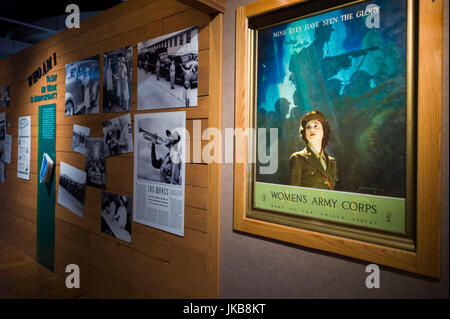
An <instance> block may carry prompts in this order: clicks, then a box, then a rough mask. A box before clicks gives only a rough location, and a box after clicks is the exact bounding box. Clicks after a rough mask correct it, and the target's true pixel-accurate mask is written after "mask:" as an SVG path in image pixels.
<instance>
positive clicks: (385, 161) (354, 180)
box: [256, 0, 407, 198]
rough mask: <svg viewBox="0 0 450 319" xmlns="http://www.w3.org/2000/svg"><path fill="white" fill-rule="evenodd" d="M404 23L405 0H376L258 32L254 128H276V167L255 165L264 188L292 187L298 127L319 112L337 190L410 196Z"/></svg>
mask: <svg viewBox="0 0 450 319" xmlns="http://www.w3.org/2000/svg"><path fill="white" fill-rule="evenodd" d="M406 19H407V10H406V1H393V0H379V1H368V2H360V3H357V4H353V5H350V6H347V7H342V8H340V9H338V10H333V11H329V12H326V13H323V14H319V15H314V16H310V17H307V18H303V19H300V20H297V21H293V22H289V23H285V24H281V25H277V26H274V27H269V28H267V29H263V30H260V31H258V48H257V50H258V61H257V127H258V128H264V127H266V128H270V127H276V128H278V129H279V130H278V135H279V136H278V159H279V162H278V171H277V172H276V173H275V174H270V175H262V174H259V169H258V164H257V170H256V171H257V175H256V180H257V181H258V182H265V183H275V184H283V185H288V184H289V171H290V168H289V157H290V155H291V154H293V153H294V152H297V151H300V150H302V149H303V148H304V147H305V144H304V142H303V141H302V140H301V138H300V137H299V121H300V119H301V118H302V117H303V116H304V115H305V114H306V113H307V112H309V111H311V110H313V109H316V110H319V111H321V112H322V113H323V114H324V115H325V117H326V119H327V120H328V122H329V124H330V126H331V129H332V131H331V138H330V142H329V144H328V146H327V148H326V151H327V152H328V154H330V155H331V156H333V157H334V158H335V159H336V163H337V167H338V178H339V179H338V182H337V184H336V187H335V190H336V191H345V192H355V193H364V194H372V195H383V196H389V197H397V198H405V192H406V190H405V189H406V188H405V185H406V181H405V179H406V161H405V160H406V34H407V24H406ZM258 147H260V146H258ZM267 148H268V147H267ZM267 153H268V152H267Z"/></svg>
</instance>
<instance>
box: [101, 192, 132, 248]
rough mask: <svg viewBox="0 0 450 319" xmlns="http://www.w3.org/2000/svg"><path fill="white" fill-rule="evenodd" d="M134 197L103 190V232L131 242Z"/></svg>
mask: <svg viewBox="0 0 450 319" xmlns="http://www.w3.org/2000/svg"><path fill="white" fill-rule="evenodd" d="M131 211H132V199H131V198H130V197H127V196H123V195H118V194H112V193H108V192H102V213H101V216H102V221H101V232H102V233H105V234H107V235H109V236H113V237H116V238H119V239H121V240H123V241H126V242H127V243H130V242H131Z"/></svg>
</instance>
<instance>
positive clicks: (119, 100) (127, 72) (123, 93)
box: [103, 46, 133, 113]
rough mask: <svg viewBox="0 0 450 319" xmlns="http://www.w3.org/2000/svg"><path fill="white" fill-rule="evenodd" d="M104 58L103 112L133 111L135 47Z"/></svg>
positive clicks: (115, 51) (108, 54)
mask: <svg viewBox="0 0 450 319" xmlns="http://www.w3.org/2000/svg"><path fill="white" fill-rule="evenodd" d="M103 58H104V60H103V112H105V113H107V112H128V111H131V70H132V60H133V47H131V46H128V47H125V48H121V49H118V50H114V51H111V52H108V53H105V55H104V56H103Z"/></svg>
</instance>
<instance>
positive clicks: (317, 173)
mask: <svg viewBox="0 0 450 319" xmlns="http://www.w3.org/2000/svg"><path fill="white" fill-rule="evenodd" d="M300 136H301V138H302V140H303V141H304V142H305V144H306V147H305V148H304V149H303V150H301V151H300V152H295V153H293V154H292V155H291V157H290V159H289V166H290V168H291V172H290V184H291V185H295V186H303V187H312V188H321V189H329V190H333V189H334V187H335V185H336V181H337V179H338V178H337V166H336V160H335V159H334V158H333V157H331V156H330V155H328V154H327V152H325V147H326V146H327V145H328V141H329V139H330V125H329V124H328V122H327V121H326V119H325V117H324V116H323V114H322V113H321V112H319V111H316V110H314V111H311V112H309V113H307V114H306V115H305V116H304V117H303V118H302V119H301V121H300Z"/></svg>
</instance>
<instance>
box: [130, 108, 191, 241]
mask: <svg viewBox="0 0 450 319" xmlns="http://www.w3.org/2000/svg"><path fill="white" fill-rule="evenodd" d="M186 136H187V134H186V112H167V113H147V114H136V115H135V116H134V139H135V140H134V141H135V142H134V145H135V151H134V196H133V200H134V204H133V206H134V214H133V220H134V221H135V222H138V223H141V224H144V225H147V226H151V227H155V228H158V229H161V230H163V231H166V232H169V233H173V234H176V235H179V236H184V193H185V187H184V186H185V158H186V157H185V153H186Z"/></svg>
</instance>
